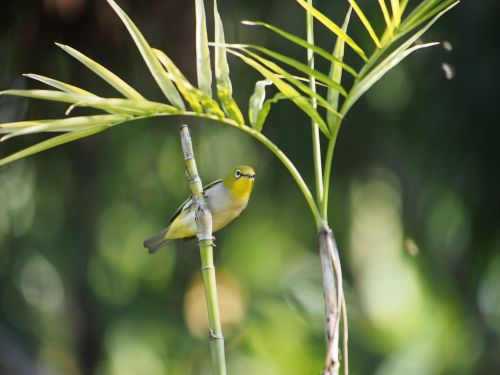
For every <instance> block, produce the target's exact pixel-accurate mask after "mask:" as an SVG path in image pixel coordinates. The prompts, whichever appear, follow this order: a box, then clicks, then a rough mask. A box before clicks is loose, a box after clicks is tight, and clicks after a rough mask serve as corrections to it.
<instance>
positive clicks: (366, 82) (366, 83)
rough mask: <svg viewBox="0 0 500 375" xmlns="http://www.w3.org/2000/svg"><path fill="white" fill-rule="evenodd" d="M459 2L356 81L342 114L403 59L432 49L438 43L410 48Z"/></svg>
mask: <svg viewBox="0 0 500 375" xmlns="http://www.w3.org/2000/svg"><path fill="white" fill-rule="evenodd" d="M457 4H458V2H455V3H453V4H451V5H449V6H448V7H447V8H446V9H444V10H442V11H441V12H440V13H438V14H437V15H435V17H434V18H433V19H432V20H431V21H429V22H428V23H427V24H426V25H425V26H424V27H422V28H421V29H420V30H419V31H417V32H416V33H415V34H413V35H412V36H411V37H410V38H408V39H407V40H406V41H405V42H404V43H402V44H401V45H400V46H399V47H398V48H396V49H395V50H394V51H393V52H392V53H391V54H389V56H387V57H386V58H385V59H384V60H382V61H381V62H380V63H379V64H378V65H377V66H375V67H374V68H373V69H372V70H371V71H369V73H368V74H366V75H364V76H363V78H362V79H360V80H359V81H356V82H355V83H354V85H353V87H352V89H351V92H350V93H349V95H348V96H347V98H346V101H345V103H344V106H343V108H342V111H341V113H342V114H343V115H345V114H346V113H347V111H348V110H349V109H350V108H351V107H352V106H353V105H354V103H356V101H357V100H358V99H359V98H360V97H361V96H362V95H363V94H364V93H365V92H366V91H368V90H369V89H370V88H371V87H372V86H373V85H374V84H375V83H376V82H377V81H378V80H380V79H381V78H382V77H383V76H384V75H385V74H386V73H387V72H388V71H389V70H391V69H392V68H393V67H394V66H396V65H397V64H399V63H400V62H401V61H402V60H403V59H405V58H406V57H407V56H409V55H410V54H411V53H413V52H415V51H416V50H418V49H421V48H425V47H431V46H433V45H436V43H428V44H425V45H417V46H414V47H412V48H410V47H411V46H412V45H413V44H414V43H415V42H416V41H417V40H418V39H419V38H420V37H421V36H422V35H423V34H424V33H425V32H426V31H427V30H428V29H429V28H430V27H431V26H432V25H433V24H434V23H435V22H436V21H437V20H438V19H439V18H441V17H442V16H443V15H444V14H445V13H447V12H448V11H449V10H451V9H452V8H453V7H454V6H456V5H457Z"/></svg>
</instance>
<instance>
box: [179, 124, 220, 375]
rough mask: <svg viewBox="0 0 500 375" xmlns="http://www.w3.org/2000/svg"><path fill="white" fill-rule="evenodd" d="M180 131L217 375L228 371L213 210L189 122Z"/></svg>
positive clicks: (209, 336) (212, 355) (209, 333)
mask: <svg viewBox="0 0 500 375" xmlns="http://www.w3.org/2000/svg"><path fill="white" fill-rule="evenodd" d="M179 131H180V135H181V142H182V151H183V153H184V160H185V161H186V173H187V176H188V180H189V186H190V188H191V193H192V198H193V203H194V205H195V215H196V224H197V227H198V244H199V247H200V257H201V272H202V275H203V285H204V288H205V298H206V301H207V311H208V327H209V328H208V343H209V347H210V356H211V359H212V369H213V373H214V375H226V360H225V354H224V336H222V327H221V323H220V312H219V301H218V298H217V283H216V280H215V266H214V261H213V237H212V214H211V212H210V209H209V207H208V204H207V203H206V201H205V196H204V194H203V184H202V183H201V179H200V176H199V175H198V168H197V167H196V159H195V157H194V152H193V144H192V142H191V135H190V134H189V128H188V126H187V125H181V126H180V128H179Z"/></svg>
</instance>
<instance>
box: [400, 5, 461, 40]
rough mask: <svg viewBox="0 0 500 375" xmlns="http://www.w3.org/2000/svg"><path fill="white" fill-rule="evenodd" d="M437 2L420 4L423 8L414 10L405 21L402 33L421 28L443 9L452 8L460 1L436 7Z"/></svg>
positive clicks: (401, 27)
mask: <svg viewBox="0 0 500 375" xmlns="http://www.w3.org/2000/svg"><path fill="white" fill-rule="evenodd" d="M435 2H436V1H430V2H429V1H425V2H424V3H422V4H420V5H423V6H422V8H420V7H417V8H415V9H414V10H413V12H412V13H410V15H409V16H408V17H407V18H406V19H405V20H404V21H403V23H402V24H401V26H400V32H401V33H407V32H409V31H411V30H413V29H415V28H416V27H418V26H420V25H421V24H422V23H424V22H426V21H427V20H429V19H430V18H432V17H434V16H435V15H436V14H438V13H440V12H441V11H442V10H443V9H448V8H450V9H451V8H452V7H454V6H455V5H457V4H458V3H460V1H457V0H448V1H443V2H442V3H439V4H438V5H437V6H435V7H434V3H435Z"/></svg>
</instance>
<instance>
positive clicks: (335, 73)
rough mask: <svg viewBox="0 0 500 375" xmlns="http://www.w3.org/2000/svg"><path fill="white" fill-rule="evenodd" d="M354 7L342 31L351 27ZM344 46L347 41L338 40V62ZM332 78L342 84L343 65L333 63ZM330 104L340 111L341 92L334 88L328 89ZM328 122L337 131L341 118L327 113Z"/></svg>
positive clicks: (346, 18) (348, 13) (345, 20)
mask: <svg viewBox="0 0 500 375" xmlns="http://www.w3.org/2000/svg"><path fill="white" fill-rule="evenodd" d="M351 12H352V7H349V10H348V11H347V14H346V16H345V19H344V23H343V25H342V30H343V31H344V32H347V27H348V26H349V21H350V19H351ZM344 46H345V41H344V40H343V39H340V38H338V39H337V42H336V43H335V47H334V49H333V56H335V57H336V58H337V59H338V60H340V61H342V60H343V59H344ZM330 78H331V80H332V81H334V82H336V83H338V84H339V85H340V84H341V83H342V65H340V64H338V63H335V62H333V63H332V64H331V66H330ZM326 100H328V103H330V104H331V106H332V107H333V108H334V109H335V110H336V111H338V109H339V91H338V90H335V89H334V87H333V86H332V87H328V92H327V99H326ZM326 121H327V123H328V126H329V127H330V129H331V130H332V131H335V129H336V127H338V124H339V123H340V118H339V117H338V116H335V115H333V114H332V113H331V112H327V113H326Z"/></svg>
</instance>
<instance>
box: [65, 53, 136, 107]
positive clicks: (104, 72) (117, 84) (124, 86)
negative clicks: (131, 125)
mask: <svg viewBox="0 0 500 375" xmlns="http://www.w3.org/2000/svg"><path fill="white" fill-rule="evenodd" d="M56 45H57V46H58V47H60V48H61V49H62V50H63V51H64V52H66V53H67V54H69V55H70V56H72V57H74V58H75V59H77V60H78V61H80V62H81V63H82V64H83V65H85V66H86V67H87V68H89V69H90V70H91V71H93V72H94V73H95V74H97V75H98V76H99V77H101V78H102V79H103V80H105V81H106V82H107V83H109V84H110V85H111V86H113V87H114V88H115V90H117V91H118V92H119V93H121V94H122V95H123V96H125V97H126V98H129V99H134V100H135V99H144V97H143V96H142V95H141V94H139V93H138V92H137V91H136V90H135V89H133V88H132V87H131V86H130V85H129V84H128V83H126V82H125V81H123V80H122V79H121V78H120V77H118V76H117V75H116V74H115V73H113V72H111V71H110V70H108V69H106V68H105V67H104V66H102V65H101V64H99V63H97V62H95V61H94V60H92V59H91V58H89V57H87V56H85V55H84V54H83V53H81V52H79V51H77V50H76V49H74V48H72V47H70V46H66V45H64V44H60V43H56ZM64 91H66V90H64Z"/></svg>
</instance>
